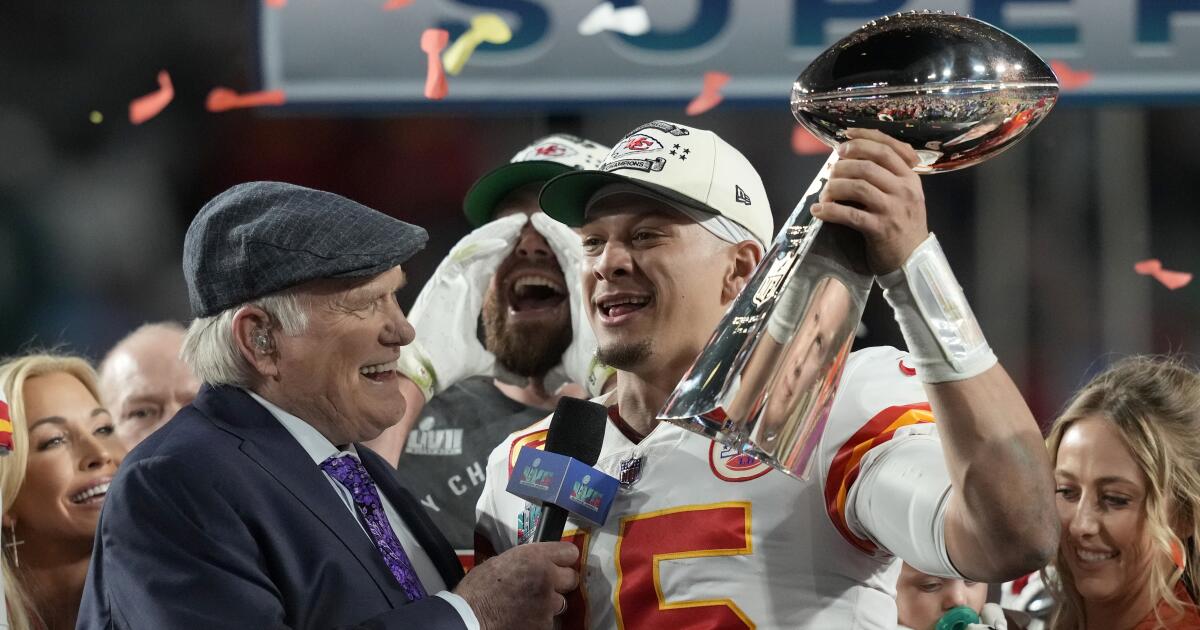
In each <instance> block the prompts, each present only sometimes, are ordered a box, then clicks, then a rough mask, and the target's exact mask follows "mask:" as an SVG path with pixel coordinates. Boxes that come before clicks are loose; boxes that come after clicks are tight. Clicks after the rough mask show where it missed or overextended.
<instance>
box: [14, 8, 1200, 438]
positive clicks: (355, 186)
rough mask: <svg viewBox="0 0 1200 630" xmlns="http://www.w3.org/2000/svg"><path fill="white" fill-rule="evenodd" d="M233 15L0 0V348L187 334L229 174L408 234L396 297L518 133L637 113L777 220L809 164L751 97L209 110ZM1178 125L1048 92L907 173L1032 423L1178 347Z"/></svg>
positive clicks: (871, 339)
mask: <svg viewBox="0 0 1200 630" xmlns="http://www.w3.org/2000/svg"><path fill="white" fill-rule="evenodd" d="M256 12H257V5H255V4H254V3H252V2H243V1H232V0H204V1H203V2H201V1H186V2H161V1H157V2H149V1H145V0H138V1H131V2H78V1H68V2H9V3H3V6H2V7H0V354H3V355H8V354H14V353H17V352H21V351H24V350H27V349H31V348H39V347H50V346H58V347H61V348H63V349H66V350H71V351H75V352H79V353H81V354H84V355H86V356H89V357H91V358H93V359H96V358H99V357H100V356H102V355H103V353H104V352H105V351H106V350H107V349H108V347H109V346H111V345H112V343H114V342H115V341H116V340H117V339H119V338H120V337H121V336H123V335H124V334H125V333H127V332H128V331H129V330H131V329H132V328H134V327H136V326H137V325H138V324H140V323H142V322H145V321H153V320H159V319H177V320H180V321H182V322H184V323H186V322H187V320H188V311H187V300H186V292H185V288H184V284H183V277H182V273H181V271H180V262H179V261H180V251H181V247H182V242H183V234H184V231H185V229H186V227H187V225H188V222H189V221H190V220H191V217H192V216H193V215H194V214H195V212H196V211H197V210H198V209H199V208H200V206H201V205H203V204H204V202H205V201H207V200H208V199H209V198H211V197H212V196H213V195H215V194H217V193H219V192H221V191H222V190H224V189H226V188H227V187H229V186H231V185H233V184H236V183H239V182H244V181H249V180H261V179H272V180H283V181H290V182H294V183H297V184H302V185H305V186H310V187H314V188H320V189H324V190H330V191H333V192H337V193H339V194H342V195H345V196H347V197H350V198H352V199H355V200H357V201H360V202H362V203H365V204H367V205H369V206H371V207H374V208H376V209H379V210H381V211H384V212H387V213H389V214H392V215H394V216H397V217H400V218H403V219H405V220H408V221H412V222H415V223H419V224H421V225H424V226H425V227H427V228H428V229H429V230H430V232H431V235H432V241H431V243H430V245H429V247H428V249H427V250H426V252H425V253H424V254H422V255H421V256H419V257H418V258H417V259H416V260H414V261H413V263H412V265H411V269H410V273H411V277H412V278H413V279H414V281H413V282H412V283H411V285H410V286H411V287H412V288H410V289H409V290H408V292H407V295H406V301H407V302H411V300H412V299H413V298H414V297H415V295H416V291H417V290H419V287H420V286H421V285H422V283H423V280H424V278H426V277H427V276H428V274H429V273H430V272H431V271H432V269H433V267H434V266H435V265H436V264H437V262H438V260H439V259H440V257H441V256H443V255H444V254H445V253H446V252H447V251H448V250H449V248H450V247H451V246H452V245H453V243H454V242H455V241H456V240H457V239H458V238H460V237H461V236H462V235H463V234H465V232H466V231H467V224H466V221H465V219H464V218H463V216H462V210H461V199H462V195H463V193H464V192H465V191H466V189H467V188H468V187H469V186H470V184H471V183H472V182H473V181H474V179H475V178H476V177H478V176H479V175H481V174H482V173H483V172H485V171H486V170H488V169H490V168H492V167H494V166H496V165H499V164H500V163H503V162H505V161H507V160H508V159H509V157H511V155H512V154H513V153H515V152H516V151H517V150H518V149H520V148H521V147H522V146H524V145H525V144H526V143H528V142H529V141H531V140H533V139H535V138H537V137H539V136H541V135H545V134H547V133H551V132H556V131H565V132H571V133H576V134H579V135H583V136H586V137H590V138H593V139H595V140H598V141H600V142H604V143H606V144H610V143H612V142H614V141H615V140H616V139H617V138H619V137H620V136H621V135H623V133H624V132H625V131H627V130H628V129H629V128H631V127H632V126H634V125H635V124H637V123H639V122H643V121H646V120H651V119H654V118H663V119H668V120H676V121H678V122H683V123H686V124H690V125H694V126H699V127H703V128H708V129H712V130H714V131H716V132H717V133H718V134H720V135H721V136H722V137H724V138H725V139H727V140H729V141H730V142H731V143H732V144H734V145H735V146H737V147H738V148H739V149H741V150H742V152H743V153H745V154H746V156H747V157H748V158H749V159H750V161H751V162H752V163H753V164H755V165H756V166H757V167H758V169H759V171H760V173H761V175H762V176H763V179H764V181H765V183H766V185H767V192H768V194H769V196H770V197H771V202H772V206H773V208H774V209H775V214H776V220H777V225H778V223H779V222H780V221H781V220H782V219H783V218H784V217H786V216H787V214H789V213H790V211H791V208H792V205H793V203H794V202H795V201H796V200H798V199H799V198H800V194H801V193H802V192H803V190H804V189H805V188H806V187H807V185H808V182H809V180H810V179H811V178H812V176H813V174H815V172H816V170H817V168H818V167H819V165H820V163H821V161H822V159H823V158H822V157H820V156H817V157H813V156H803V157H802V156H797V155H794V154H793V153H792V151H791V149H790V136H791V132H792V126H793V121H792V118H791V115H790V113H789V112H788V111H787V108H786V106H783V107H779V106H767V105H763V104H758V105H753V106H751V105H745V104H739V103H733V102H726V103H723V104H722V105H721V106H719V107H718V108H717V109H715V110H713V111H710V112H708V113H705V114H702V115H700V116H697V117H688V116H686V115H685V114H684V112H683V107H684V105H685V104H686V103H684V102H679V103H677V104H670V105H664V106H661V107H653V108H647V107H628V108H625V107H612V106H608V107H603V108H587V109H579V110H577V111H562V110H552V109H550V108H549V107H548V106H547V107H546V108H539V107H536V106H534V107H523V108H519V109H512V110H508V111H505V112H503V113H496V112H494V111H493V112H491V113H483V114H480V113H478V112H472V111H468V110H465V109H461V108H459V109H454V108H445V109H436V108H428V109H423V110H420V111H413V110H408V111H400V110H397V111H388V110H387V109H386V108H382V109H375V110H372V111H369V112H367V111H361V110H359V111H353V110H351V111H348V110H344V109H342V110H325V111H323V110H320V109H307V110H305V109H297V108H286V107H285V108H282V109H265V108H264V109H257V110H236V111H231V112H226V113H219V114H213V113H208V112H206V111H205V110H204V99H205V96H206V95H207V94H208V91H209V90H210V89H211V88H212V87H214V86H217V85H221V86H226V87H230V88H233V89H235V90H238V91H250V90H254V89H257V86H258V79H257V74H256V72H257V71H256V68H257V65H258V50H257V42H256V32H257V31H256V25H257V18H256ZM164 68H166V69H168V70H169V71H170V74H171V77H172V80H173V82H174V86H175V92H176V96H175V99H174V101H173V102H172V103H171V104H170V105H169V106H168V107H167V108H166V109H165V110H164V111H163V112H162V113H161V114H159V115H158V116H157V117H155V118H154V119H152V120H150V121H148V122H147V123H145V124H143V125H140V126H134V125H131V124H130V122H129V119H128V115H127V108H128V104H129V101H130V100H131V99H132V98H134V97H137V96H140V95H142V94H146V93H148V92H151V91H153V90H154V89H156V87H157V84H156V82H155V76H156V74H157V72H158V71H159V70H161V69H164ZM92 111H98V112H101V113H102V114H103V116H104V120H103V122H101V123H100V124H93V123H92V122H90V121H89V113H90V112H92ZM1198 112H1200V109H1198V107H1197V102H1196V101H1189V100H1186V99H1185V100H1178V101H1173V102H1169V103H1164V102H1161V101H1159V102H1155V103H1137V102H1130V101H1128V100H1126V101H1122V102H1120V103H1116V102H1106V101H1095V100H1084V99H1075V100H1073V99H1072V98H1071V97H1070V96H1069V95H1068V96H1067V97H1066V98H1064V99H1063V101H1062V102H1061V103H1060V104H1059V106H1058V107H1057V109H1056V110H1055V111H1054V112H1053V114H1052V115H1051V116H1050V117H1049V118H1048V119H1047V121H1046V122H1045V123H1043V124H1042V125H1041V126H1040V127H1039V128H1038V129H1037V130H1036V131H1035V132H1034V133H1033V134H1032V135H1031V136H1030V137H1029V138H1028V139H1027V140H1025V141H1024V142H1023V143H1022V144H1021V145H1019V146H1018V147H1016V148H1014V149H1013V150H1011V151H1009V152H1007V153H1005V154H1003V155H1002V156H1000V157H998V158H996V159H994V160H992V161H990V162H988V163H987V164H985V165H983V166H980V167H976V168H973V169H969V170H965V171H960V172H956V173H950V174H945V175H938V176H933V177H929V178H927V179H926V180H925V186H926V195H927V198H928V207H929V212H930V219H929V222H930V227H931V229H933V230H934V231H935V232H937V233H938V235H939V238H940V239H941V240H942V243H943V246H944V247H945V249H946V250H947V254H948V255H949V258H950V260H951V263H952V264H953V266H954V268H955V270H956V272H957V274H958V278H959V281H960V282H961V283H962V284H963V285H964V287H965V288H966V291H967V294H968V296H969V297H970V298H971V301H972V304H973V305H974V307H975V310H976V313H977V315H978V316H979V318H980V319H981V321H982V323H983V327H984V330H985V332H986V333H987V334H988V337H989V340H990V341H991V342H992V345H993V347H995V349H996V351H997V353H998V355H999V356H1000V358H1001V360H1002V361H1003V362H1004V364H1005V366H1006V367H1007V368H1008V369H1009V370H1010V372H1012V373H1013V374H1014V377H1015V378H1016V380H1017V382H1018V385H1019V386H1020V387H1021V388H1022V391H1024V392H1025V394H1026V396H1027V397H1028V398H1029V400H1030V404H1031V406H1032V407H1033V409H1034V411H1035V413H1036V414H1037V415H1038V417H1039V419H1041V420H1042V421H1046V420H1048V419H1049V418H1050V417H1052V416H1053V414H1054V413H1055V412H1056V411H1057V410H1058V409H1059V408H1060V407H1061V405H1062V404H1063V402H1064V401H1065V400H1066V398H1067V397H1068V396H1069V394H1070V392H1071V391H1073V390H1074V389H1075V388H1076V387H1077V386H1078V385H1080V384H1082V382H1083V381H1084V380H1085V379H1086V378H1087V376H1088V375H1090V374H1092V373H1094V372H1095V371H1097V370H1098V369H1101V368H1103V367H1104V366H1105V365H1107V363H1108V362H1110V361H1111V360H1112V359H1114V358H1116V357H1118V356H1123V355H1125V354H1129V353H1136V352H1167V351H1174V352H1183V353H1189V352H1192V351H1194V348H1195V346H1196V345H1197V343H1198V342H1200V334H1198V332H1197V331H1196V326H1195V325H1194V322H1196V321H1197V318H1196V315H1197V311H1198V310H1200V298H1198V295H1200V293H1198V292H1200V284H1198V285H1190V286H1188V287H1185V288H1183V289H1180V290H1178V291H1168V290H1166V289H1165V288H1164V287H1162V286H1160V285H1158V284H1157V283H1155V282H1154V281H1153V280H1151V279H1149V278H1145V277H1142V276H1137V275H1135V274H1134V273H1133V269H1132V267H1133V264H1134V262H1136V261H1137V260H1141V259H1143V258H1150V257H1157V258H1160V259H1162V260H1163V262H1164V264H1165V266H1166V267H1168V268H1171V269H1179V270H1184V271H1189V270H1192V269H1198V268H1200V252H1198V251H1197V247H1196V246H1195V243H1196V241H1197V238H1196V237H1197V235H1200V226H1198V225H1197V223H1198V222H1200V217H1197V199H1198V198H1200V159H1197V157H1196V156H1195V154H1194V147H1197V146H1200V125H1198V124H1197V123H1196V122H1195V115H1196V114H1197V113H1198ZM865 323H866V325H867V329H868V334H867V335H866V337H864V338H863V339H862V340H860V343H862V344H867V345H876V344H893V345H902V344H903V341H902V339H901V338H900V336H899V333H898V331H897V330H896V328H895V325H894V323H892V321H891V313H890V311H889V310H888V308H887V307H886V305H885V304H884V303H883V302H882V300H881V299H880V298H879V296H878V294H876V295H875V296H874V297H873V298H872V302H871V304H870V306H869V307H868V312H867V315H866V317H865Z"/></svg>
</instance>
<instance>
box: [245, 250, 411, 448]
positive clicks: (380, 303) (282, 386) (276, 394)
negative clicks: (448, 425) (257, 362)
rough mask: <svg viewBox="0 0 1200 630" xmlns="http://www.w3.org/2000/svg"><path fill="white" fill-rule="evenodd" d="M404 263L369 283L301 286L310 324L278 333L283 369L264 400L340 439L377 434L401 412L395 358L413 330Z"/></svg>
mask: <svg viewBox="0 0 1200 630" xmlns="http://www.w3.org/2000/svg"><path fill="white" fill-rule="evenodd" d="M404 283H405V278H404V272H403V271H402V270H401V269H400V267H394V268H393V269H391V270H389V271H386V272H384V273H382V274H380V275H378V276H375V277H374V278H371V279H370V280H369V281H367V282H362V283H357V284H353V285H348V283H346V282H345V281H333V280H320V281H316V282H313V283H310V284H308V285H306V286H305V287H304V291H303V293H302V294H301V295H302V297H301V299H302V301H304V302H306V303H307V309H308V313H309V315H308V327H307V329H306V330H305V331H304V332H303V333H302V334H300V335H297V336H295V337H290V336H287V335H284V334H281V333H280V332H279V331H275V334H274V338H275V351H276V355H275V365H276V369H277V370H278V374H277V375H275V376H271V377H269V378H268V379H267V381H266V383H265V384H264V385H263V386H262V391H261V392H260V393H261V394H263V396H264V397H265V398H267V399H268V400H271V401H272V402H274V403H275V404H277V405H279V406H280V407H282V408H283V409H285V410H287V411H289V412H291V413H292V414H294V415H296V416H298V417H300V418H301V419H303V420H305V421H306V422H308V423H309V424H312V425H313V426H314V427H316V429H317V430H318V431H320V432H321V433H322V434H323V435H325V437H326V438H328V439H329V441H331V442H333V443H334V444H336V445H343V444H347V443H350V442H361V441H364V440H370V439H374V438H375V437H378V436H379V434H380V433H381V432H383V430H384V429H386V428H388V427H390V426H392V425H393V424H395V423H396V422H398V421H399V420H400V418H401V417H402V416H403V415H404V409H405V404H406V403H405V400H404V396H402V395H401V394H400V388H399V387H398V378H399V376H398V373H397V372H396V360H397V359H399V358H400V347H401V346H404V345H407V344H409V343H411V342H412V340H413V337H414V336H415V333H414V331H413V327H412V325H411V324H409V323H408V319H407V318H406V317H405V316H404V312H403V311H401V310H400V305H399V303H398V302H397V301H396V292H397V291H398V290H399V289H400V288H401V287H403V286H404Z"/></svg>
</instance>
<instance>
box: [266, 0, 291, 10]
mask: <svg viewBox="0 0 1200 630" xmlns="http://www.w3.org/2000/svg"><path fill="white" fill-rule="evenodd" d="M267 6H269V7H271V8H272V9H282V8H283V7H285V6H287V0H267Z"/></svg>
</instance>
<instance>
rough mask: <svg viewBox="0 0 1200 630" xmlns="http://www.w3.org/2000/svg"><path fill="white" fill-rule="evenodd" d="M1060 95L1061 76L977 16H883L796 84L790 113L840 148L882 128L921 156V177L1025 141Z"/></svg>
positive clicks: (808, 70)
mask: <svg viewBox="0 0 1200 630" xmlns="http://www.w3.org/2000/svg"><path fill="white" fill-rule="evenodd" d="M1057 99H1058V80H1057V79H1056V78H1055V76H1054V72H1053V71H1051V69H1050V66H1048V65H1047V64H1046V62H1045V61H1043V60H1042V59H1041V58H1040V57H1038V55H1037V54H1036V53H1034V52H1033V51H1032V50H1030V49H1029V47H1028V46H1026V45H1025V44H1023V43H1021V42H1020V41H1019V40H1017V39H1016V38H1015V37H1013V36H1012V35H1009V34H1008V33H1006V32H1004V31H1002V30H1000V29H998V28H996V27H994V26H992V25H990V24H988V23H986V22H982V21H980V20H976V19H974V18H971V17H966V16H961V15H954V14H946V13H934V12H928V11H925V12H915V11H914V12H909V13H903V14H899V15H893V16H888V17H883V18H879V19H878V20H874V21H872V22H870V23H868V24H867V25H865V26H863V27H862V28H860V29H858V30H856V31H854V32H853V33H851V34H849V35H847V36H846V37H844V38H842V39H841V40H840V41H838V42H837V43H835V44H834V45H833V46H831V47H830V48H829V49H827V50H826V51H825V52H823V53H821V55H820V56H818V57H817V58H816V59H814V60H813V62H812V63H811V64H809V66H808V67H807V68H805V70H804V72H802V73H801V74H800V76H799V77H798V78H797V79H796V82H795V84H794V85H793V86H792V98H791V105H792V113H793V114H795V116H796V119H797V120H799V121H800V123H801V124H803V125H804V126H805V127H806V128H807V129H808V130H809V131H811V132H813V133H814V134H815V135H816V136H817V137H818V138H820V139H821V140H822V141H823V142H825V143H826V144H829V145H830V146H834V145H836V144H838V143H839V142H841V141H843V140H845V135H844V132H845V130H846V129H847V128H850V127H861V128H867V129H879V130H881V131H883V132H884V133H887V134H888V135H890V136H892V137H894V138H897V139H899V140H903V141H905V142H907V143H908V144H910V145H911V146H912V147H913V148H914V149H916V150H917V153H918V155H920V156H921V160H922V162H921V165H920V166H918V167H917V169H916V170H917V171H918V172H925V173H932V172H945V171H951V170H956V169H959V168H963V167H966V166H970V165H972V164H977V163H979V162H981V161H983V160H985V159H987V158H989V157H991V156H993V155H996V154H997V153H999V152H1000V151H1002V150H1004V149H1005V148H1007V147H1008V146H1010V145H1012V144H1013V143H1014V142H1015V141H1016V140H1018V139H1020V138H1021V137H1023V136H1024V135H1025V134H1026V133H1028V132H1029V131H1030V130H1031V129H1033V128H1034V127H1035V126H1037V124H1038V123H1039V122H1041V120H1042V119H1043V118H1044V117H1045V116H1046V114H1048V113H1049V112H1050V109H1051V108H1052V107H1053V106H1054V103H1055V102H1056V101H1057Z"/></svg>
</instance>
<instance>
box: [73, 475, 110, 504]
mask: <svg viewBox="0 0 1200 630" xmlns="http://www.w3.org/2000/svg"><path fill="white" fill-rule="evenodd" d="M108 484H109V482H107V481H106V482H104V483H101V484H97V485H94V486H92V487H91V488H88V489H87V490H84V491H83V492H80V493H79V494H76V495H73V496H71V497H70V499H71V503H74V504H75V505H92V504H96V503H103V502H104V497H105V496H107V495H108Z"/></svg>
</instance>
